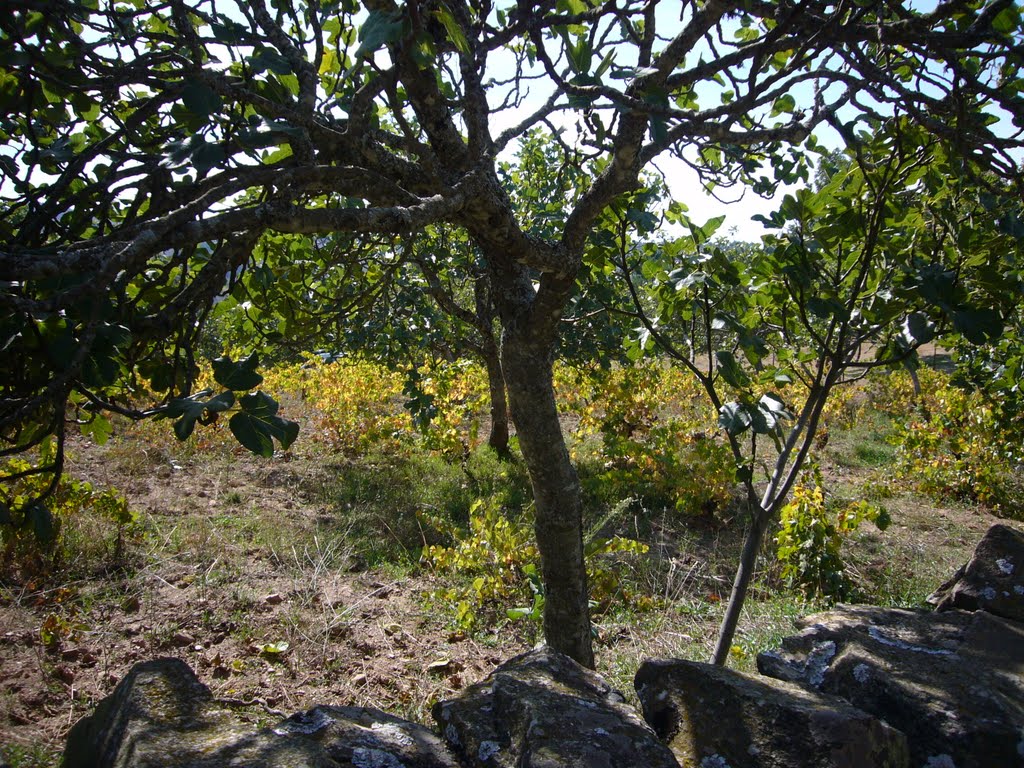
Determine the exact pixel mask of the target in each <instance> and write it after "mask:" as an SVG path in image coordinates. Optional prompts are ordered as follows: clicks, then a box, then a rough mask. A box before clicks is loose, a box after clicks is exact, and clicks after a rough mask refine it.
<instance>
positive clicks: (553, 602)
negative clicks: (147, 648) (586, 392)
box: [501, 324, 594, 668]
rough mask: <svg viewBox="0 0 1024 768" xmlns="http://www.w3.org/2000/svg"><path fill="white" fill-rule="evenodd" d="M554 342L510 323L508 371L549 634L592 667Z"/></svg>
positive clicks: (576, 496) (578, 501) (579, 508)
mask: <svg viewBox="0 0 1024 768" xmlns="http://www.w3.org/2000/svg"><path fill="white" fill-rule="evenodd" d="M553 349H554V343H553V341H552V342H539V341H535V340H531V338H530V337H529V335H528V332H526V331H524V330H523V328H522V327H520V326H518V325H515V324H513V325H512V326H511V327H509V326H506V328H505V332H504V335H503V337H502V344H501V357H502V369H503V371H504V374H505V385H506V387H507V388H508V400H509V406H510V409H511V412H512V420H513V422H514V423H515V425H516V434H517V435H518V436H519V447H520V448H521V450H522V452H523V458H525V459H526V466H527V469H528V470H529V472H530V480H531V482H532V484H533V497H534V506H535V517H536V523H535V526H536V532H537V547H538V549H539V550H540V557H541V568H542V570H543V575H544V592H545V595H544V597H545V599H544V637H545V640H546V641H547V644H548V645H549V646H551V647H552V648H553V649H554V650H556V651H560V652H561V653H564V654H566V655H568V656H571V657H572V658H574V659H575V660H576V661H578V662H579V663H580V664H582V665H584V666H586V667H590V668H593V666H594V651H593V647H592V645H591V637H590V611H589V604H588V593H587V571H586V566H585V564H584V561H583V514H582V513H583V500H582V497H581V495H580V482H579V478H578V477H577V475H576V470H575V468H574V467H573V466H572V462H571V461H570V460H569V451H568V450H567V449H566V446H565V440H564V439H563V437H562V428H561V424H560V423H559V421H558V410H557V407H556V406H555V392H554V382H553V377H552V362H553V357H554V352H553Z"/></svg>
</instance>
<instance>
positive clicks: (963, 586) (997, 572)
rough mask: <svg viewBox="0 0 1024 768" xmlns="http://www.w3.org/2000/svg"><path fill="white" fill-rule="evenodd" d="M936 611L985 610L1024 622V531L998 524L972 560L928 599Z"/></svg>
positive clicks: (989, 530)
mask: <svg viewBox="0 0 1024 768" xmlns="http://www.w3.org/2000/svg"><path fill="white" fill-rule="evenodd" d="M928 602H930V603H932V604H933V605H935V608H936V610H939V611H945V610H950V609H952V608H960V609H962V610H965V611H977V610H985V611H988V612H989V613H994V614H995V615H996V616H1002V617H1003V618H1006V619H1012V620H1014V621H1020V622H1024V533H1021V532H1020V531H1018V530H1015V529H1014V528H1010V527H1009V526H1008V525H1002V524H999V523H997V524H996V525H993V526H992V527H991V528H989V529H988V532H987V533H986V534H985V536H984V538H982V540H981V542H980V543H979V544H978V546H977V548H976V549H975V550H974V555H973V556H972V557H971V559H970V561H968V563H967V564H966V565H964V566H963V567H962V568H960V570H958V571H957V572H956V574H954V576H953V578H951V579H950V580H949V581H947V582H946V583H945V584H943V585H942V586H941V587H939V588H938V590H936V591H935V593H934V594H932V595H931V596H930V597H929V598H928Z"/></svg>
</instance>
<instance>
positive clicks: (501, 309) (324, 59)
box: [0, 0, 1024, 665]
mask: <svg viewBox="0 0 1024 768" xmlns="http://www.w3.org/2000/svg"><path fill="white" fill-rule="evenodd" d="M1021 39H1022V35H1021V19H1020V12H1019V9H1018V8H1017V6H1016V4H1015V3H1014V2H1013V0H994V2H990V3H987V4H984V5H981V4H979V3H974V2H960V1H959V0H952V1H951V2H944V3H939V4H938V5H936V6H934V7H932V8H930V9H928V10H924V11H922V10H916V5H915V4H913V3H910V2H894V1H892V0H890V1H888V2H882V1H881V0H868V1H866V2H839V3H833V2H820V1H819V0H809V1H808V2H799V3H798V2H758V1H757V0H754V1H753V2H749V1H748V2H743V3H732V2H724V1H722V0H706V1H703V2H700V1H697V0H694V1H693V2H683V3H667V2H666V3H659V2H656V1H655V0H650V1H649V2H640V1H639V0H625V1H624V2H608V3H594V2H590V1H589V0H545V1H544V2H538V3H523V2H520V3H516V4H498V5H495V4H493V3H491V2H490V1H489V0H486V1H485V0H415V1H413V0H410V2H407V3H405V4H402V5H399V4H397V3H395V2H393V0H374V2H369V1H368V2H366V3H365V4H363V5H362V6H361V5H360V4H358V3H356V2H353V1H352V0H328V1H327V2H310V3H304V2H299V1H298V0H275V2H273V3H268V2H265V0H249V1H248V2H237V3H231V2H224V3H222V2H214V0H194V1H193V2H184V0H166V1H165V2H160V3H155V4H154V3H145V2H118V3H113V2H108V0H89V1H88V2H86V1H78V0H56V1H55V2H53V3H49V4H48V5H47V6H46V8H41V7H40V6H39V5H38V4H36V3H31V2H27V1H26V0H14V1H13V2H10V3H8V4H7V5H6V6H5V9H4V13H3V14H2V15H0V108H2V114H3V115H4V116H5V117H4V118H3V119H2V121H0V134H2V137H3V149H2V150H0V172H2V178H0V190H2V192H0V194H2V195H3V198H4V206H3V210H2V212H0V239H2V241H3V246H2V247H0V281H3V282H2V286H3V287H2V290H0V304H2V307H3V312H0V339H2V342H0V369H2V370H3V371H4V374H5V375H4V376H3V377H0V379H2V380H0V436H2V438H3V440H4V441H5V446H4V453H6V454H12V453H18V452H23V451H26V450H29V449H31V448H32V447H33V446H37V445H39V444H40V442H41V441H43V440H44V439H46V438H47V436H49V435H56V436H57V437H58V446H57V451H56V452H55V456H56V457H57V458H56V460H55V462H52V463H49V464H46V465H44V466H41V467H39V468H38V471H45V472H53V471H55V470H58V469H59V465H60V460H61V459H60V457H61V456H62V455H63V454H62V443H61V441H60V438H61V437H62V435H63V433H64V425H65V420H66V419H67V418H68V414H69V406H81V407H82V408H84V409H86V410H89V411H91V412H92V413H95V414H99V413H101V412H103V411H109V410H115V411H119V412H122V413H126V414H132V415H135V416H144V415H146V414H147V413H151V412H152V411H143V410H135V406H133V405H131V404H130V402H129V401H130V399H131V397H132V395H133V394H134V392H136V391H137V390H135V389H132V386H133V385H132V382H133V380H134V381H138V380H141V381H143V382H144V383H146V384H147V386H148V387H149V388H151V389H153V390H156V391H157V392H163V393H166V397H165V400H166V401H170V402H167V403H166V404H165V405H163V406H158V408H157V410H159V409H160V408H163V411H162V412H163V413H165V414H166V413H167V409H168V408H175V409H177V410H176V411H175V413H177V412H178V411H183V412H184V415H185V416H187V417H189V418H191V414H194V413H196V411H197V409H199V415H200V416H201V415H202V410H201V409H202V408H203V407H205V408H206V409H207V410H214V409H221V410H228V409H232V408H235V407H236V405H235V401H236V398H234V397H233V396H232V397H228V396H226V395H217V396H216V397H218V398H221V399H220V400H215V399H210V400H206V401H203V400H202V399H201V398H195V397H193V398H192V399H191V400H187V401H186V402H184V403H183V402H180V401H181V400H182V397H181V396H182V395H187V394H188V393H189V392H190V391H191V383H190V377H191V375H192V372H193V371H194V365H193V360H192V357H193V348H194V346H195V343H196V337H197V334H198V333H199V328H200V326H201V325H202V323H203V321H204V319H205V318H206V316H207V314H208V312H209V309H210V307H211V305H212V303H213V302H214V301H215V299H216V298H217V297H218V296H220V295H221V294H222V293H223V292H224V291H225V289H226V288H230V284H231V282H232V281H233V280H236V279H237V277H238V275H239V274H240V273H241V272H243V271H245V270H246V269H249V268H252V267H254V266H256V264H255V263H254V260H253V259H254V253H256V252H258V249H257V248H256V246H257V244H258V243H259V242H260V241H261V239H262V238H265V237H276V236H278V235H279V234H293V235H305V236H308V237H309V238H311V239H313V238H316V239H319V238H322V237H325V236H328V235H342V234H343V235H345V236H346V237H348V238H350V242H351V243H352V244H353V248H354V250H355V252H356V253H361V252H363V251H362V246H361V245H360V244H361V243H362V242H363V241H364V240H365V239H366V238H380V237H382V236H387V237H396V238H398V239H403V240H404V239H406V238H408V237H412V236H414V235H415V233H417V232H420V231H422V230H424V229H425V228H426V227H429V226H432V225H445V226H450V227H453V228H455V229H458V230H460V231H462V232H464V233H465V236H466V238H467V240H468V241H469V242H471V243H472V247H473V248H474V249H475V251H476V252H477V253H479V254H480V256H481V258H482V263H483V264H484V265H485V268H486V271H487V277H488V280H489V282H490V287H491V292H492V297H493V301H494V305H495V307H496V309H497V315H498V320H499V323H500V325H501V363H502V370H503V374H504V378H505V384H506V388H507V392H508V398H509V408H510V412H511V415H512V419H513V421H514V423H515V425H516V429H517V433H518V437H519V443H520V447H521V449H522V452H523V456H524V458H525V461H526V464H527V467H528V469H529V473H530V476H531V478H532V483H533V490H534V497H535V509H536V532H537V540H538V545H539V549H540V553H541V559H542V568H543V574H544V584H545V589H546V602H545V614H544V632H545V637H546V638H547V641H548V642H549V643H550V644H551V645H552V646H553V647H554V648H556V649H557V650H559V651H563V652H565V653H567V654H569V655H571V656H572V657H574V658H576V659H577V660H578V661H580V662H582V663H584V664H587V665H591V664H593V650H592V646H591V628H590V621H589V617H588V608H587V604H588V597H587V584H586V571H585V568H584V563H583V543H582V535H581V511H582V501H581V495H580V485H579V480H578V478H577V475H576V472H575V470H574V468H573V466H572V464H571V462H570V460H569V454H568V451H567V450H566V447H565V443H564V441H563V438H562V434H561V429H560V426H559V420H558V413H557V410H556V406H555V398H554V393H553V389H552V364H553V359H554V354H555V350H556V348H557V345H558V341H559V336H560V333H561V330H562V319H563V316H564V314H565V312H566V308H567V307H568V306H569V305H570V303H571V302H572V300H573V297H574V296H575V295H576V291H577V276H578V274H579V273H580V270H581V269H582V267H583V263H584V262H583V259H584V253H585V251H586V247H587V243H588V240H589V238H590V237H591V235H592V233H593V231H594V226H595V222H596V221H597V220H598V218H599V217H600V216H601V215H602V213H603V212H604V211H605V210H606V209H607V208H608V206H609V205H612V204H613V203H615V201H617V200H619V199H620V198H621V197H622V196H623V195H626V194H629V193H631V192H633V191H635V189H636V188H637V186H638V185H639V183H640V182H639V180H640V178H641V173H642V172H643V170H644V169H645V168H647V167H648V166H650V165H651V164H652V163H653V162H654V161H655V160H656V159H657V158H659V157H662V156H665V155H670V154H671V155H676V156H678V157H680V158H681V159H682V160H683V162H685V163H688V164H690V166H691V167H693V168H695V169H697V170H698V171H700V172H701V174H702V175H703V177H704V179H705V180H706V181H707V182H708V183H711V182H715V183H729V182H738V181H749V182H751V183H753V184H754V185H755V187H756V188H757V189H758V190H759V191H765V192H767V191H770V190H771V189H772V188H773V187H774V185H775V183H777V182H778V181H791V180H793V179H795V178H805V179H806V177H807V174H808V173H809V170H808V165H807V163H806V162H805V160H804V154H805V150H806V149H808V148H811V147H813V141H812V140H811V139H810V138H809V137H810V136H811V132H812V130H813V129H814V128H815V127H816V126H817V125H819V124H821V123H822V122H823V121H830V122H833V123H836V124H839V123H842V124H843V125H846V124H849V123H850V122H851V121H855V120H856V119H857V118H858V115H865V114H866V115H872V114H874V115H879V116H885V115H886V114H888V113H890V112H891V111H892V109H893V107H894V105H898V106H899V108H900V109H901V110H903V111H905V113H906V114H908V115H909V116H910V117H911V118H912V119H913V120H914V121H915V122H917V123H919V124H921V125H923V126H925V127H926V128H927V129H928V130H929V131H931V132H934V133H936V134H937V135H943V136H946V137H949V138H950V139H954V138H955V139H956V140H958V141H959V142H960V143H961V145H962V148H963V150H964V151H965V152H967V153H973V154H974V155H975V156H976V157H977V158H978V159H979V161H984V162H986V163H987V164H988V167H989V168H990V169H991V171H992V172H994V173H998V174H1002V175H1003V176H1015V175H1016V174H1017V173H1018V170H1019V169H1018V163H1017V161H1016V160H1015V159H1014V158H1015V155H1014V154H1013V153H1014V150H1015V149H1019V147H1020V145H1021V140H1020V139H1021V135H1020V133H1021V132H1020V125H1021V96H1020V88H1021V85H1020V84H1021V83H1022V82H1024V81H1022V79H1021V78H1020V73H1019V69H1020V46H1021ZM993 111H995V113H998V115H1002V116H1005V120H1004V121H1003V122H1001V123H998V124H993V123H992V122H991V121H990V120H989V118H988V115H989V114H992V113H993ZM1011 118H1012V119H1013V120H1015V121H1016V124H1015V125H1012V126H1010V125H1009V120H1010V119H1011ZM545 123H550V124H552V125H555V126H556V127H563V128H565V130H566V131H567V132H571V133H570V135H571V136H572V138H571V139H567V140H566V142H565V146H564V147H563V150H562V151H563V152H564V153H565V156H566V157H567V158H569V159H571V151H572V150H573V149H574V148H576V147H582V148H584V150H585V151H586V153H587V154H588V156H589V157H590V158H591V162H592V163H593V166H592V167H593V169H594V172H593V173H592V174H588V176H587V178H585V179H581V180H580V187H579V191H578V193H577V194H575V195H574V196H573V202H572V204H571V205H570V206H569V207H568V208H567V209H566V211H565V214H564V217H563V218H561V219H560V220H558V221H555V222H551V223H550V224H551V226H549V227H548V228H547V229H545V230H543V231H536V230H533V229H531V228H530V226H529V223H530V222H529V219H528V218H527V217H526V216H525V215H523V214H522V213H521V212H518V211H517V209H516V207H515V205H514V204H513V202H512V199H513V196H514V192H515V190H514V189H512V188H510V185H509V182H508V179H507V178H506V179H503V177H502V176H501V174H499V172H498V167H499V164H500V162H501V157H502V154H503V153H504V152H505V151H506V150H508V149H509V148H510V147H511V146H513V143H514V142H515V141H516V140H517V139H518V138H519V137H521V136H523V135H524V134H525V133H526V132H528V131H529V130H531V129H533V128H535V127H538V126H541V125H544V124H545ZM1006 126H1009V128H1007V127H1006ZM325 256H328V257H329V258H330V259H331V260H332V262H337V263H339V264H340V263H343V262H345V260H346V258H347V257H346V256H345V255H344V249H343V250H341V251H337V252H330V253H329V255H328V254H325ZM233 371H234V369H232V370H231V371H228V370H227V369H225V370H224V376H223V377H224V379H225V380H226V381H228V384H225V387H228V385H236V386H239V387H240V389H239V391H241V390H242V389H246V388H247V387H242V386H241V385H243V384H251V383H252V381H253V377H252V376H251V375H249V374H250V373H251V371H249V369H248V368H246V369H244V370H243V371H242V372H241V373H238V374H237V375H234V374H233ZM229 374H231V375H229ZM243 374H244V375H243ZM175 398H177V399H178V401H179V402H178V404H177V405H174V402H175ZM229 401H230V403H231V404H230V405H228V403H229ZM204 403H205V405H204ZM241 403H242V408H243V409H245V408H249V410H243V412H240V413H239V414H236V415H241V416H242V417H243V418H244V419H248V421H246V423H247V424H249V426H250V427H252V428H253V429H256V430H257V432H258V434H257V435H256V437H258V438H260V439H259V440H256V441H253V440H250V441H249V442H250V444H251V445H253V446H256V447H258V448H259V449H260V450H261V451H265V450H267V443H266V439H269V438H275V439H280V438H281V437H284V438H285V439H286V440H288V439H291V438H292V437H294V435H293V434H292V431H291V428H290V427H287V428H286V427H284V426H282V425H281V424H278V423H276V422H273V421H270V420H269V419H270V417H272V416H273V415H274V414H273V413H272V411H273V408H272V407H271V406H270V405H269V404H268V403H267V402H266V401H264V400H262V399H261V400H259V402H256V401H254V400H252V399H250V400H243V401H241ZM264 417H266V418H264ZM180 418H184V417H180ZM180 418H179V420H180ZM232 418H234V417H232ZM261 419H262V420H261ZM250 422H251V423H250ZM193 423H194V420H193ZM239 423H241V422H239ZM250 437H252V435H250ZM271 449H272V448H271Z"/></svg>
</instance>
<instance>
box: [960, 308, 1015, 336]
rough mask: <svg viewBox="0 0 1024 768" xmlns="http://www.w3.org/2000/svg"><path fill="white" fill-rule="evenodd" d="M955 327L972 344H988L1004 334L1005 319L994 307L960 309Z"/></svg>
mask: <svg viewBox="0 0 1024 768" xmlns="http://www.w3.org/2000/svg"><path fill="white" fill-rule="evenodd" d="M953 327H954V328H955V329H956V330H957V332H958V333H960V334H962V335H963V337H964V338H965V339H967V340H968V341H969V342H971V344H987V343H988V342H990V341H995V340H996V339H998V338H999V337H1000V336H1002V335H1003V319H1002V317H1000V316H999V312H997V311H996V310H994V309H961V310H958V311H957V312H954V313H953Z"/></svg>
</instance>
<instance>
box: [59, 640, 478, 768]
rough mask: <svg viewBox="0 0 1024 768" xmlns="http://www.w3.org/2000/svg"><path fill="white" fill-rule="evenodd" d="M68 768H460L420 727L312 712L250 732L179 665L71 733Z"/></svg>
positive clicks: (148, 669)
mask: <svg viewBox="0 0 1024 768" xmlns="http://www.w3.org/2000/svg"><path fill="white" fill-rule="evenodd" d="M64 766H65V768H227V767H228V766H232V767H233V768H237V767H239V766H245V768H457V766H458V763H457V762H456V761H455V759H454V758H453V757H452V756H451V755H450V754H449V753H448V752H447V751H446V749H445V746H444V743H443V742H442V740H441V739H440V738H439V737H438V736H437V735H435V734H433V733H432V732H431V731H430V730H428V729H427V728H425V727H424V726H422V725H416V724H415V723H409V722H405V721H403V720H400V719H399V718H396V717H392V716H391V715H387V714H384V713H383V712H378V711H376V710H370V709H362V708H356V707H351V708H343V707H317V708H315V709H312V710H309V711H308V712H304V713H301V714H297V715H293V716H292V717H290V718H288V719H287V720H284V721H282V722H281V723H279V724H278V725H277V726H275V727H273V728H264V729H261V730H258V731H257V730H254V729H253V728H252V727H251V726H249V725H246V724H244V723H242V722H240V721H239V720H238V719H237V718H235V717H234V715H233V714H232V713H231V712H229V711H228V710H226V709H223V708H221V707H220V706H218V705H217V703H216V701H215V700H214V699H213V696H212V694H211V693H210V690H209V688H207V687H206V686H205V685H203V684H202V683H201V682H200V681H199V680H198V679H197V678H196V676H195V675H194V674H193V672H192V670H191V669H189V667H188V665H187V664H185V663H184V662H182V661H179V660H177V659H158V660H156V661H149V662H144V663H142V664H137V665H136V666H134V667H133V668H132V669H131V671H129V673H128V674H127V675H126V676H125V678H124V680H122V681H121V683H120V684H119V685H118V686H117V689H116V690H115V691H114V693H113V694H111V695H110V696H108V697H107V698H105V699H104V700H103V701H101V702H100V704H99V706H98V707H97V708H96V711H95V712H94V713H93V714H92V715H91V716H89V717H86V718H83V719H82V720H80V721H79V722H78V723H76V724H75V726H74V727H73V728H72V729H71V732H70V733H69V734H68V741H67V746H66V748H65V750H64Z"/></svg>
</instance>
